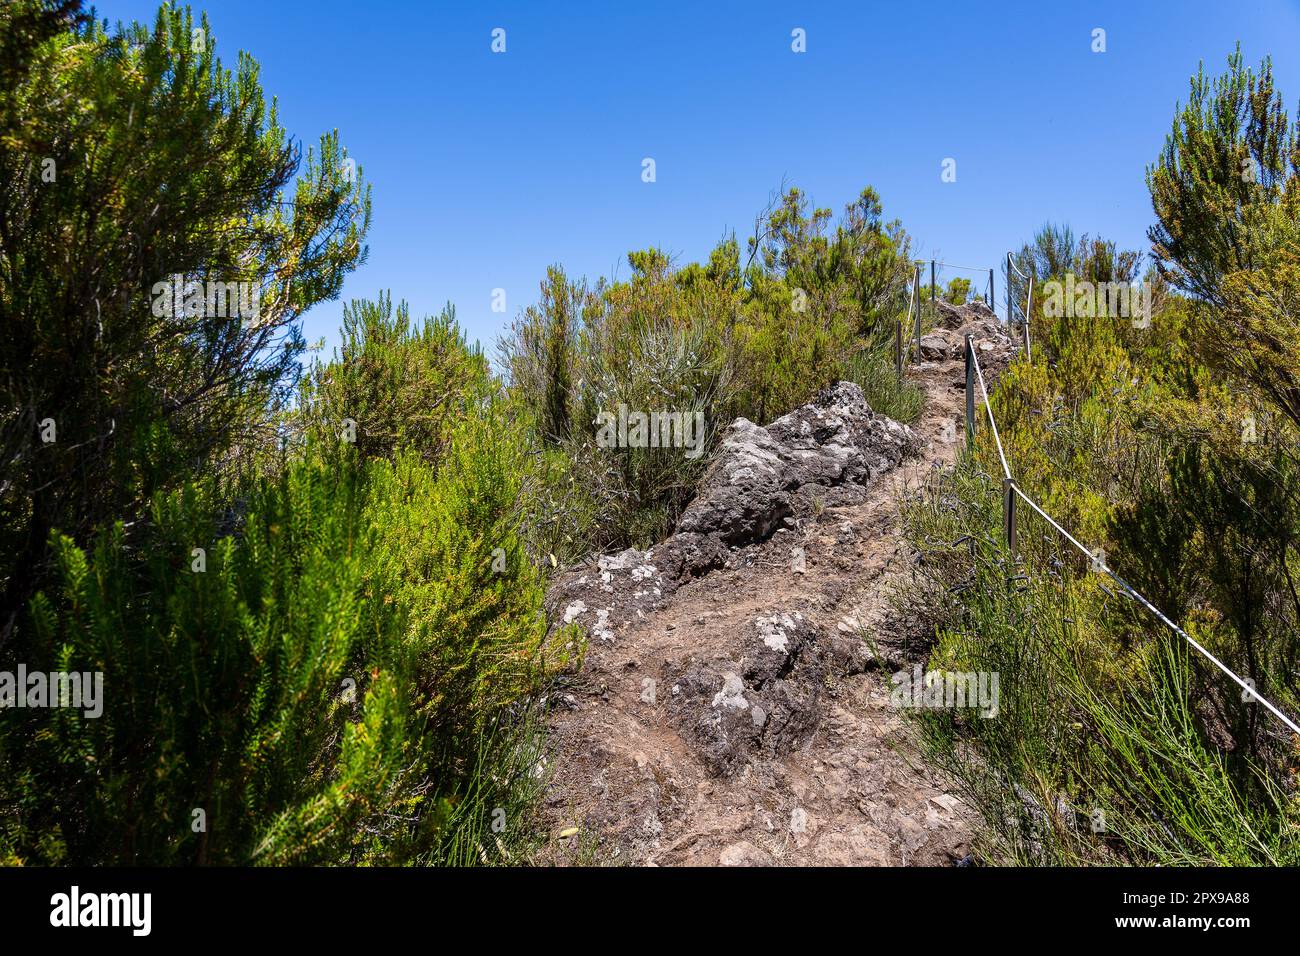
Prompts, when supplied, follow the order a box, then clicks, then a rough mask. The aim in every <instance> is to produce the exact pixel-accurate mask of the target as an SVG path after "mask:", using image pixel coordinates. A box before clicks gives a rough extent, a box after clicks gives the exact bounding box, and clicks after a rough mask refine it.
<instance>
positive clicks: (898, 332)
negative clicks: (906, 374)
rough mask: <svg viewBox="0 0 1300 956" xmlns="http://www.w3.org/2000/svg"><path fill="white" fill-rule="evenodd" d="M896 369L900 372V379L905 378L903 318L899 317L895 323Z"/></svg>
mask: <svg viewBox="0 0 1300 956" xmlns="http://www.w3.org/2000/svg"><path fill="white" fill-rule="evenodd" d="M894 371H896V372H897V373H898V380H899V381H900V382H901V381H902V380H903V320H902V319H899V320H898V322H897V323H896V324H895V325H894Z"/></svg>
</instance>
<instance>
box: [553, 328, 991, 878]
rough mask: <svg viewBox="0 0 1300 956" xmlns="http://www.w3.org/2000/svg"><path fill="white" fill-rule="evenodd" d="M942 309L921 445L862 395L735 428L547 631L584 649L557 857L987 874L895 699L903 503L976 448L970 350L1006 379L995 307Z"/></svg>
mask: <svg viewBox="0 0 1300 956" xmlns="http://www.w3.org/2000/svg"><path fill="white" fill-rule="evenodd" d="M940 313H941V315H940V319H941V321H940V327H939V328H938V329H936V331H935V332H934V333H933V334H931V335H929V336H927V337H926V338H925V339H924V340H923V342H922V350H921V357H922V361H921V362H919V363H917V364H914V365H912V366H911V367H910V368H909V370H908V375H909V377H910V378H912V379H913V380H914V381H916V382H917V383H919V384H921V385H922V386H923V387H924V389H925V394H926V403H925V409H924V411H923V413H922V416H921V418H920V420H919V421H918V422H917V423H916V424H915V425H914V426H913V427H912V428H907V427H905V426H902V425H899V424H898V423H896V422H893V421H890V420H889V419H887V418H885V417H884V416H881V415H877V414H875V413H874V412H872V411H871V410H870V409H869V408H868V407H867V405H866V403H865V400H864V399H863V397H862V393H861V391H860V390H859V389H858V388H857V386H855V385H852V384H849V383H839V384H838V385H836V386H834V387H833V388H831V389H828V390H827V392H826V393H825V394H823V395H822V396H819V398H818V400H817V401H816V402H814V403H812V404H810V405H808V406H805V407H804V408H801V409H799V410H797V411H795V412H793V413H791V414H790V415H787V416H785V417H784V418H782V419H779V420H778V421H776V422H773V423H772V424H771V425H769V426H767V427H766V428H758V427H757V426H755V425H753V424H751V423H749V422H747V421H745V420H743V419H741V420H738V421H737V422H736V423H734V424H733V425H732V426H731V428H730V429H729V431H728V434H727V436H726V437H725V439H724V442H723V446H722V448H721V449H720V451H719V454H718V457H717V460H716V461H715V464H714V465H713V467H712V468H711V470H710V473H709V476H708V477H707V478H706V480H705V483H704V485H703V487H702V490H701V492H700V495H699V496H698V497H697V499H696V500H695V501H694V502H693V503H692V504H691V506H690V507H689V508H688V509H687V511H686V512H685V514H683V516H682V518H681V520H680V522H679V524H678V527H677V530H676V532H675V533H674V535H673V536H671V537H670V538H669V539H668V540H667V541H665V542H663V543H661V544H660V545H658V546H656V547H655V548H652V549H651V550H650V551H649V552H639V551H627V552H624V553H622V554H619V555H606V556H601V557H599V558H596V559H593V560H592V561H590V562H588V563H586V564H584V565H583V566H581V567H577V568H573V569H569V570H568V571H566V572H565V573H564V574H563V575H561V576H560V577H559V578H558V579H557V581H556V583H555V584H554V586H553V587H552V589H551V592H550V594H549V596H548V610H549V612H550V614H551V616H552V619H553V620H555V621H577V622H578V623H579V624H580V625H582V626H583V627H584V628H585V629H586V631H587V633H588V637H589V650H588V652H587V657H586V661H585V664H584V666H583V668H582V670H581V672H580V673H579V674H577V675H575V676H574V677H573V678H572V679H571V680H569V681H567V682H565V684H564V685H563V686H561V687H559V688H557V690H556V692H555V694H554V696H553V699H552V703H553V704H554V705H555V706H553V712H552V717H551V723H550V744H549V754H548V761H549V764H550V766H549V767H548V770H549V772H550V774H551V777H550V786H549V790H548V793H547V797H546V803H545V815H546V822H547V824H548V827H549V829H550V832H551V833H552V838H551V841H550V843H549V844H548V845H547V847H546V848H545V849H544V851H543V853H542V862H551V863H564V862H581V863H592V862H594V863H633V864H644V865H717V864H722V865H742V866H746V865H772V864H783V865H882V866H946V865H955V864H959V863H963V862H967V861H968V860H969V854H970V840H971V833H972V826H973V817H972V814H971V813H970V812H969V811H968V810H967V808H966V807H965V806H963V804H962V802H961V801H960V800H959V799H958V798H957V797H956V796H955V795H954V794H952V793H950V792H948V791H947V790H946V789H945V786H944V782H943V781H942V780H941V779H940V778H939V777H938V776H937V775H936V774H935V773H934V772H933V771H932V770H930V769H928V768H927V767H926V766H925V764H924V761H923V759H922V757H921V755H920V751H919V748H918V747H917V744H916V741H915V739H914V736H913V732H912V727H911V724H910V722H909V721H908V719H907V716H906V714H905V713H904V712H902V711H900V710H899V709H898V708H896V707H892V706H891V705H890V703H889V690H890V687H891V684H890V681H889V675H890V674H892V673H893V672H895V671H897V670H903V669H908V668H910V667H911V666H912V665H913V664H914V663H918V662H920V663H924V661H925V659H926V647H925V645H924V637H923V635H918V634H915V633H909V627H908V626H907V624H906V623H905V622H902V621H900V620H899V619H898V617H897V615H896V614H895V613H894V612H893V610H892V609H891V608H892V605H891V600H890V594H891V590H892V588H893V586H894V584H895V583H896V581H897V580H898V578H899V576H900V575H903V574H906V573H907V569H908V567H909V561H910V554H909V551H908V548H907V545H906V543H905V542H904V541H903V539H902V538H901V537H900V532H899V505H900V502H901V500H902V497H903V495H904V494H906V493H907V492H908V491H909V490H910V489H914V488H915V487H916V486H917V485H918V484H919V483H920V482H921V481H923V480H924V478H925V476H926V474H927V473H928V472H929V470H930V469H932V468H935V467H942V466H944V465H945V464H947V463H949V462H951V461H952V459H953V458H954V457H955V455H956V452H957V448H958V441H959V438H960V437H961V436H963V435H964V424H963V414H964V402H965V398H964V384H965V383H964V363H963V359H962V350H961V343H962V337H963V335H964V333H966V332H971V333H972V334H974V335H975V337H976V341H977V342H978V343H979V347H980V348H981V350H982V351H981V353H980V355H981V364H982V366H983V367H984V369H985V371H986V374H987V375H989V376H992V375H995V374H996V373H997V371H998V369H999V368H1001V367H1003V366H1005V363H1006V361H1007V358H1008V356H1009V353H1010V347H1009V343H1008V342H1007V340H1006V337H1005V336H1004V335H1003V334H1002V332H1001V330H1000V329H999V328H998V326H997V323H996V322H995V321H993V320H992V316H991V313H989V312H988V311H987V310H984V309H983V308H982V307H961V308H958V309H941V310H940Z"/></svg>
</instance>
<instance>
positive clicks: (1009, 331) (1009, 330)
mask: <svg viewBox="0 0 1300 956" xmlns="http://www.w3.org/2000/svg"><path fill="white" fill-rule="evenodd" d="M1014 322H1015V320H1014V319H1013V318H1012V315H1011V253H1009V252H1008V253H1007V335H1011V334H1012V326H1013V323H1014Z"/></svg>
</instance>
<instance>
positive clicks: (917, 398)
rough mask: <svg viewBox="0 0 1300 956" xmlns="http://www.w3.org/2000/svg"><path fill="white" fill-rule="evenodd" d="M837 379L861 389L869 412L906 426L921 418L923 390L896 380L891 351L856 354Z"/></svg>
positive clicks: (868, 351) (906, 381) (878, 350)
mask: <svg viewBox="0 0 1300 956" xmlns="http://www.w3.org/2000/svg"><path fill="white" fill-rule="evenodd" d="M839 377H840V378H842V379H847V380H848V381H850V382H854V383H856V384H857V385H858V386H859V387H861V389H862V393H863V395H865V396H866V399H867V404H868V405H870V406H871V409H872V411H875V412H879V413H880V414H882V415H887V416H889V417H890V418H892V419H893V420H894V421H896V422H903V423H904V424H906V425H912V424H915V423H916V420H917V419H918V418H920V417H921V411H922V409H923V408H924V407H925V389H923V388H922V387H921V386H919V385H917V384H916V383H914V382H909V381H908V380H907V379H906V378H904V379H902V380H901V381H900V380H899V378H898V372H897V370H896V369H895V367H894V356H893V352H892V349H884V348H874V349H867V350H864V351H861V352H858V353H857V354H856V355H854V356H853V357H852V358H850V359H849V360H848V361H847V362H846V363H845V364H844V368H843V370H842V371H841V372H840V375H839Z"/></svg>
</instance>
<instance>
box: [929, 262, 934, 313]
mask: <svg viewBox="0 0 1300 956" xmlns="http://www.w3.org/2000/svg"><path fill="white" fill-rule="evenodd" d="M930 311H931V312H933V311H934V260H933V259H931V260H930Z"/></svg>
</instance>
